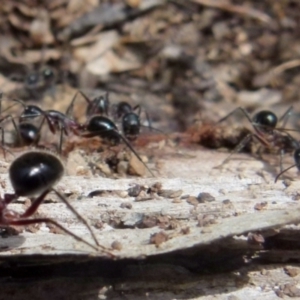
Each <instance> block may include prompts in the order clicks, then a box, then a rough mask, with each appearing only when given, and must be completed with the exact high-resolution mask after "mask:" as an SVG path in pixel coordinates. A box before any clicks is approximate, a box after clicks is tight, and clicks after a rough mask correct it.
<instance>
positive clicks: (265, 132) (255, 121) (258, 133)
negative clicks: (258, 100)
mask: <svg viewBox="0 0 300 300" xmlns="http://www.w3.org/2000/svg"><path fill="white" fill-rule="evenodd" d="M292 110H293V107H290V108H288V109H287V110H286V111H285V113H284V114H283V115H282V116H281V117H280V118H279V119H278V118H277V116H276V115H275V114H274V113H273V112H272V111H269V110H262V111H259V112H258V113H256V114H255V115H254V116H253V117H252V118H251V117H250V115H249V114H248V112H247V111H246V110H245V109H243V108H242V107H238V108H236V109H235V110H233V111H232V112H231V113H229V114H228V115H226V116H225V117H223V118H222V119H221V120H219V121H218V122H217V124H220V123H221V122H223V121H225V120H227V119H228V118H229V117H231V116H232V115H233V114H234V113H236V112H237V111H241V112H242V113H243V115H244V116H245V117H246V118H247V120H248V121H249V123H250V124H251V125H252V127H253V129H254V131H255V132H252V133H249V134H248V135H246V137H244V139H243V140H242V141H240V142H239V144H238V145H237V146H236V147H235V148H234V150H233V151H232V152H231V153H230V155H229V156H228V157H227V158H226V159H225V160H224V161H223V163H222V164H221V165H223V164H225V163H227V162H228V161H229V160H230V159H231V156H232V155H233V154H234V153H237V152H240V151H241V150H242V149H243V148H244V147H245V146H246V145H247V144H248V143H249V142H250V140H252V139H256V140H257V141H259V143H260V144H261V145H262V146H263V147H266V148H274V147H277V148H279V149H280V168H281V170H282V157H283V155H284V153H285V152H287V151H293V150H295V149H297V148H298V142H296V140H295V139H294V138H293V137H292V136H291V135H290V134H289V133H288V132H287V131H294V130H292V129H286V128H285V125H286V123H287V121H288V118H289V117H290V114H291V112H292ZM279 122H283V123H282V127H280V128H278V127H277V124H278V123H279Z"/></svg>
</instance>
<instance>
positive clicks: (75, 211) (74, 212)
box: [52, 188, 105, 249]
mask: <svg viewBox="0 0 300 300" xmlns="http://www.w3.org/2000/svg"><path fill="white" fill-rule="evenodd" d="M52 191H53V192H54V193H55V194H56V195H57V196H58V197H59V198H60V200H61V201H62V202H64V203H65V205H66V206H67V207H68V208H69V209H70V211H71V212H72V213H73V214H74V215H75V216H76V217H77V219H78V220H79V221H81V222H82V223H83V224H84V225H85V226H86V228H87V229H88V230H89V232H90V234H91V236H92V237H93V240H94V241H95V243H96V245H97V246H98V247H101V248H103V249H105V248H104V247H103V246H101V245H100V244H99V242H98V240H97V238H96V236H95V234H94V232H93V230H92V228H91V226H90V225H89V223H88V222H87V221H86V219H84V218H83V217H82V216H81V215H80V214H79V213H78V212H77V210H75V208H74V207H73V206H72V205H71V204H70V203H69V201H68V200H67V199H66V198H65V197H64V196H63V195H62V194H61V193H60V192H58V191H57V190H55V189H53V188H52Z"/></svg>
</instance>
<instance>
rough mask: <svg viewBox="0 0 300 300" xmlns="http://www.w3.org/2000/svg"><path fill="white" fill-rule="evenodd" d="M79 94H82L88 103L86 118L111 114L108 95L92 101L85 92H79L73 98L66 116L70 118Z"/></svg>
mask: <svg viewBox="0 0 300 300" xmlns="http://www.w3.org/2000/svg"><path fill="white" fill-rule="evenodd" d="M78 94H80V95H81V96H82V97H83V99H84V100H85V101H86V102H87V108H86V116H87V117H91V116H93V115H106V116H108V114H109V98H108V93H105V94H104V95H100V96H98V97H95V98H94V99H93V100H90V99H89V98H88V97H87V96H86V95H85V94H84V93H83V92H81V91H78V92H77V93H76V94H75V96H74V97H73V99H72V101H71V103H70V105H69V107H68V108H67V111H66V115H67V116H69V115H70V114H71V113H72V111H73V107H74V103H75V100H76V99H77V96H78Z"/></svg>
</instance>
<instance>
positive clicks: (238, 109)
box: [217, 107, 253, 124]
mask: <svg viewBox="0 0 300 300" xmlns="http://www.w3.org/2000/svg"><path fill="white" fill-rule="evenodd" d="M237 111H241V112H242V113H243V114H244V116H245V117H246V118H247V120H248V121H249V123H251V124H253V122H252V120H251V117H250V115H249V113H248V112H247V111H246V110H245V109H244V108H242V107H238V108H236V109H234V110H233V111H232V112H230V113H229V114H228V115H226V116H225V117H223V118H221V119H220V120H219V121H218V122H217V124H219V123H222V122H223V121H225V120H227V119H228V118H229V117H231V116H232V115H233V114H235V113H236V112H237Z"/></svg>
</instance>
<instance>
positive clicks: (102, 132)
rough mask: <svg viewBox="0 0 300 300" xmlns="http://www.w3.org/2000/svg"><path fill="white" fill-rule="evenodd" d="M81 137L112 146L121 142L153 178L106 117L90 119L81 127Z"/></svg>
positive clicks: (124, 138)
mask: <svg viewBox="0 0 300 300" xmlns="http://www.w3.org/2000/svg"><path fill="white" fill-rule="evenodd" d="M80 136H82V137H95V136H99V137H100V138H102V139H104V140H106V141H108V142H109V143H110V144H112V145H119V144H120V143H121V141H123V142H124V143H125V145H126V146H127V147H128V148H129V149H130V150H131V152H132V153H133V154H134V155H135V156H136V158H137V159H138V160H139V161H140V162H141V163H142V164H143V165H144V166H145V167H146V169H147V170H148V171H149V173H150V174H151V175H152V176H154V174H153V173H152V172H151V170H150V169H149V168H148V166H147V165H146V164H145V163H144V162H143V160H142V159H141V157H140V156H139V155H138V153H137V152H136V151H135V150H134V148H133V147H132V146H131V144H130V142H129V141H128V140H127V139H126V137H124V136H123V135H122V134H121V133H120V132H119V130H118V127H117V125H116V124H115V123H114V122H113V121H112V120H110V119H109V118H108V117H106V116H101V115H95V116H93V117H91V118H90V119H89V120H88V122H87V123H86V124H85V125H83V126H82V132H81V133H80Z"/></svg>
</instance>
